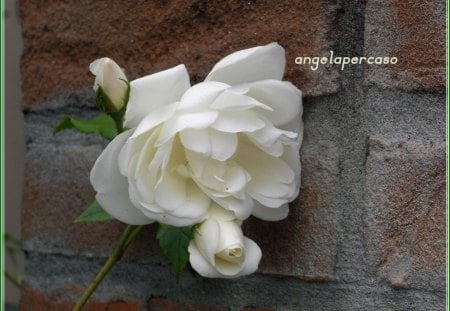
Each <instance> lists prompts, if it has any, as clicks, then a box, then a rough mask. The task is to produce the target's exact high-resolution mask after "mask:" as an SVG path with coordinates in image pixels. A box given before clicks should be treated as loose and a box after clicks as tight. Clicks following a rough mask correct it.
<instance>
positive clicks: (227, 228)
mask: <svg viewBox="0 0 450 311" xmlns="http://www.w3.org/2000/svg"><path fill="white" fill-rule="evenodd" d="M188 250H189V262H190V263H191V266H192V268H193V269H194V270H196V271H197V272H198V273H199V274H200V275H202V276H204V277H211V278H216V277H221V278H235V277H239V276H243V275H247V274H251V273H253V272H255V271H256V269H257V268H258V264H259V261H260V259H261V249H260V248H259V246H258V245H257V244H256V243H255V242H253V241H252V240H250V239H248V238H246V237H244V235H243V234H242V229H241V221H239V220H237V219H236V218H235V216H234V215H233V213H231V212H229V211H226V210H224V209H222V208H220V207H218V206H217V205H215V206H213V207H212V208H211V209H210V211H209V213H208V216H207V219H206V220H205V221H204V222H203V223H201V224H200V225H199V226H198V228H197V229H196V231H195V233H194V239H193V240H192V241H191V242H190V244H189V248H188Z"/></svg>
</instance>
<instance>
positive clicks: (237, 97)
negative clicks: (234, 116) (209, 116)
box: [210, 88, 272, 111]
mask: <svg viewBox="0 0 450 311" xmlns="http://www.w3.org/2000/svg"><path fill="white" fill-rule="evenodd" d="M229 90H232V88H231V89H229ZM255 107H258V108H260V109H263V110H268V111H272V108H270V107H269V106H266V105H264V104H262V103H260V102H259V101H257V100H255V99H254V98H251V97H249V96H245V95H241V94H239V93H237V92H232V91H228V90H226V91H224V92H222V93H221V94H220V95H219V96H217V98H216V99H215V100H214V102H213V103H212V104H211V106H210V108H213V109H218V110H247V109H251V108H255Z"/></svg>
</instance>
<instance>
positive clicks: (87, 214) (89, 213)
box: [75, 200, 113, 223]
mask: <svg viewBox="0 0 450 311" xmlns="http://www.w3.org/2000/svg"><path fill="white" fill-rule="evenodd" d="M111 219H113V217H112V216H111V215H109V214H108V213H107V212H106V211H105V210H104V209H103V207H101V206H100V204H99V203H98V202H97V200H94V202H92V203H91V205H89V207H88V208H87V209H86V210H85V211H84V212H83V213H81V215H80V216H78V218H77V219H75V223H80V222H94V221H107V220H111Z"/></svg>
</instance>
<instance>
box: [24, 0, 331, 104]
mask: <svg viewBox="0 0 450 311" xmlns="http://www.w3.org/2000/svg"><path fill="white" fill-rule="evenodd" d="M20 11H21V17H22V26H23V34H24V54H23V58H22V73H23V75H22V77H23V91H24V102H25V106H26V107H31V106H33V105H36V104H38V103H40V102H42V101H43V100H44V99H45V98H47V97H49V96H51V95H52V94H55V93H57V92H60V91H65V90H73V89H81V88H86V87H91V86H92V83H93V77H92V76H91V75H90V73H89V71H88V66H89V63H90V62H92V61H93V60H94V59H96V58H99V57H103V56H109V57H111V58H113V59H115V60H116V61H117V62H118V63H119V64H120V65H121V66H122V67H124V68H125V69H126V70H127V73H128V76H129V78H131V79H134V78H136V77H140V76H143V75H146V74H148V73H152V72H156V71H159V70H163V69H166V68H169V67H171V66H174V65H177V64H179V63H184V64H186V65H187V67H188V69H189V72H190V73H191V75H192V77H193V81H194V82H199V81H201V80H202V79H203V78H204V77H205V76H206V74H207V73H208V72H209V70H210V69H211V68H212V66H213V65H214V64H215V63H216V62H217V61H218V60H219V59H221V58H222V57H224V56H226V55H227V54H229V53H231V52H234V51H236V50H239V49H243V48H248V47H252V46H256V45H263V44H267V43H269V42H272V41H277V42H279V43H280V44H281V45H283V46H284V47H285V48H286V51H287V73H286V78H287V79H289V80H291V81H292V82H294V83H295V84H296V85H297V86H298V87H300V88H301V89H302V90H303V91H304V92H305V94H306V95H311V96H317V95H324V94H329V93H333V92H336V90H337V89H338V85H339V81H338V79H339V77H338V76H339V73H338V70H337V69H336V68H331V69H329V68H325V66H322V67H321V68H320V69H319V70H317V71H312V70H310V69H309V68H302V67H300V66H298V65H296V64H295V63H294V59H295V57H296V56H321V55H324V53H325V52H328V51H329V49H330V47H331V46H333V44H334V41H335V38H334V37H333V36H334V35H333V34H335V33H336V32H333V31H332V29H333V28H334V25H333V23H334V19H335V15H336V6H333V5H330V3H329V1H324V0H320V1H302V2H298V3H295V5H294V4H293V3H292V1H287V0H281V1H274V0H266V1H245V2H244V1H242V2H240V1H231V0H229V1H222V2H220V3H214V2H211V1H209V2H207V1H202V0H177V1H159V2H157V1H140V2H136V1H133V2H108V3H106V2H99V1H87V2H86V1H84V2H82V3H80V2H79V1H76V0H69V1H64V2H61V1H46V2H40V1H21V2H20Z"/></svg>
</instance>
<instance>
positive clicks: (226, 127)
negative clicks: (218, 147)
mask: <svg viewBox="0 0 450 311" xmlns="http://www.w3.org/2000/svg"><path fill="white" fill-rule="evenodd" d="M264 125H265V123H264V121H263V120H261V118H259V117H258V115H257V114H255V113H254V112H253V111H250V110H244V111H221V112H220V114H219V116H218V117H217V120H215V122H214V123H213V124H212V125H211V127H212V128H213V129H216V130H218V131H222V132H228V133H238V132H253V131H256V130H259V129H261V128H263V127H264Z"/></svg>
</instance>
